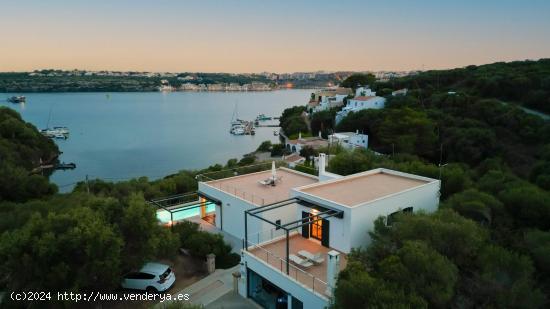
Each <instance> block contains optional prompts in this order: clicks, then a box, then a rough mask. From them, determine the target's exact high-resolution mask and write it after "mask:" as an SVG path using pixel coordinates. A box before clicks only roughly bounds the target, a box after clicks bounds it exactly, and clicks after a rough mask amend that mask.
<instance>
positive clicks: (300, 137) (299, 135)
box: [298, 132, 302, 140]
mask: <svg viewBox="0 0 550 309" xmlns="http://www.w3.org/2000/svg"><path fill="white" fill-rule="evenodd" d="M298 139H299V140H302V132H300V133H298Z"/></svg>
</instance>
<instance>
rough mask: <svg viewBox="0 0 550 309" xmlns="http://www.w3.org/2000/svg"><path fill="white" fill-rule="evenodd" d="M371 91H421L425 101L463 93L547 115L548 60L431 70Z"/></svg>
mask: <svg viewBox="0 0 550 309" xmlns="http://www.w3.org/2000/svg"><path fill="white" fill-rule="evenodd" d="M375 88H377V90H378V91H379V92H380V93H382V94H385V93H387V91H384V89H399V88H409V89H413V90H414V89H416V90H418V89H422V93H420V94H419V97H424V98H427V97H429V96H431V95H432V94H433V93H436V92H441V91H464V92H467V93H468V94H469V95H474V96H478V97H482V98H496V99H500V100H503V101H506V102H513V103H517V104H520V105H524V106H526V107H529V108H533V109H536V110H540V111H543V112H546V113H548V112H550V59H541V60H538V61H514V62H507V63H505V62H497V63H492V64H487V65H480V66H475V65H470V66H467V67H465V68H460V69H452V70H433V71H426V72H422V73H420V74H418V75H413V76H408V77H404V78H398V79H394V80H390V81H389V82H386V83H377V84H376V85H375Z"/></svg>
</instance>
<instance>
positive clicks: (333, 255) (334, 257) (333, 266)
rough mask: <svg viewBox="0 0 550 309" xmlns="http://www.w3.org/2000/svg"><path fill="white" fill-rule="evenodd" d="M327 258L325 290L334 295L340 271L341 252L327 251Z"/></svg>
mask: <svg viewBox="0 0 550 309" xmlns="http://www.w3.org/2000/svg"><path fill="white" fill-rule="evenodd" d="M327 260H328V262H327V290H326V291H325V292H326V293H327V294H328V295H329V296H332V295H334V289H335V288H336V281H337V280H338V274H339V273H340V252H338V251H336V250H330V251H329V252H328V253H327Z"/></svg>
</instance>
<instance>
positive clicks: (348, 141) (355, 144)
mask: <svg viewBox="0 0 550 309" xmlns="http://www.w3.org/2000/svg"><path fill="white" fill-rule="evenodd" d="M328 142H329V144H330V145H331V146H332V145H339V146H342V147H343V148H345V149H355V148H365V149H367V148H368V147H369V136H368V135H367V134H360V133H359V131H357V132H338V133H334V134H331V135H329V136H328Z"/></svg>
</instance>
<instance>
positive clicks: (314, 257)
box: [298, 250, 325, 265]
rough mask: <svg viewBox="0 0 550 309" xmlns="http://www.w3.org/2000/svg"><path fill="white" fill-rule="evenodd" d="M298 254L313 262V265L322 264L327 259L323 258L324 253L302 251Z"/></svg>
mask: <svg viewBox="0 0 550 309" xmlns="http://www.w3.org/2000/svg"><path fill="white" fill-rule="evenodd" d="M298 254H299V255H301V256H303V257H305V258H306V259H308V260H309V261H311V262H312V263H313V264H316V265H317V264H321V263H323V262H324V261H325V258H323V254H322V253H316V254H313V253H311V252H309V251H307V250H300V251H298Z"/></svg>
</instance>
